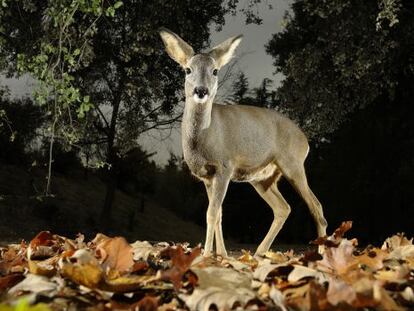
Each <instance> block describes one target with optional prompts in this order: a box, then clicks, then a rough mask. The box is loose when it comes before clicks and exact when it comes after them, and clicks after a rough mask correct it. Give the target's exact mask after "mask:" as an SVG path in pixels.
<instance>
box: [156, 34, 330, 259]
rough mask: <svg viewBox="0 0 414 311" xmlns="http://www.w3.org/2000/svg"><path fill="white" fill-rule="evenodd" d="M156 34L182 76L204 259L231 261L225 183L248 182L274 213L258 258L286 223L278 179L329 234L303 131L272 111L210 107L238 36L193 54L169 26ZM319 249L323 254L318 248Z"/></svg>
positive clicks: (185, 133)
mask: <svg viewBox="0 0 414 311" xmlns="http://www.w3.org/2000/svg"><path fill="white" fill-rule="evenodd" d="M159 34H160V36H161V39H162V41H163V43H164V46H165V49H166V52H167V53H168V55H169V56H170V57H171V58H172V59H173V60H174V61H175V62H177V63H178V64H179V65H180V66H181V67H182V68H183V69H184V72H185V83H184V93H185V105H184V112H183V116H182V124H181V142H182V149H183V156H184V161H185V162H186V163H187V165H188V167H189V169H190V171H191V173H192V174H193V175H194V176H195V177H196V178H198V179H200V180H201V181H202V182H203V183H204V185H205V188H206V192H207V196H208V200H209V204H208V208H207V215H206V222H207V229H206V238H205V244H204V251H203V255H204V256H207V257H208V256H212V255H213V254H214V252H213V244H214V239H215V246H216V248H215V249H216V252H215V254H216V255H218V256H222V257H228V255H227V251H226V247H225V245H224V238H223V231H222V203H223V200H224V197H225V195H226V192H227V189H228V186H229V183H230V181H233V182H248V183H250V184H251V185H252V186H253V187H254V189H256V191H257V193H258V194H259V195H260V196H261V197H262V198H263V199H264V201H265V202H267V204H268V205H269V206H270V207H271V208H272V210H273V216H274V217H273V221H272V223H271V226H270V229H269V231H268V233H267V234H266V236H265V238H264V239H263V241H262V242H261V243H260V244H259V246H258V248H257V250H256V252H255V256H263V255H264V254H265V253H266V252H267V251H268V250H269V249H270V247H271V245H272V243H273V241H274V239H275V238H276V236H277V234H278V233H279V231H280V230H281V228H282V226H283V224H284V223H285V221H286V219H287V218H288V216H289V214H290V211H291V208H290V206H289V204H288V203H287V202H286V200H285V199H284V198H283V196H282V194H281V193H280V192H279V189H278V181H279V180H280V178H281V177H282V176H283V177H284V178H286V179H287V180H288V182H289V183H290V184H291V185H292V186H293V187H294V189H295V190H296V191H297V192H298V194H299V195H300V196H301V198H302V199H303V200H304V201H305V203H306V205H307V207H308V208H309V211H310V213H311V215H312V217H313V219H314V222H315V223H316V228H317V234H318V236H319V237H322V236H325V235H326V228H327V225H328V224H327V221H326V219H325V217H324V215H323V210H322V205H321V203H320V202H319V201H318V199H317V197H316V196H315V195H314V194H313V192H312V190H311V189H310V187H309V185H308V182H307V177H306V173H305V167H304V162H305V159H306V157H307V155H308V153H309V143H308V139H307V137H306V135H305V134H304V133H303V131H302V130H301V129H300V128H299V127H298V126H297V125H296V124H295V123H294V122H293V121H292V120H290V119H289V118H287V117H285V116H284V115H282V114H281V113H279V112H278V111H276V110H275V109H268V108H260V107H255V106H248V105H237V104H234V105H222V104H217V103H214V98H215V96H216V93H217V89H218V72H219V70H220V69H221V68H222V67H223V66H225V65H226V64H227V63H228V62H229V61H230V60H231V59H232V57H233V55H234V52H235V50H236V48H237V46H238V45H239V44H240V42H241V40H242V35H238V36H234V37H231V38H229V39H227V40H225V41H223V42H222V43H220V44H218V45H217V46H215V47H213V48H212V49H211V50H210V51H208V52H206V53H195V52H194V50H193V48H192V47H191V46H190V45H189V44H188V43H187V42H185V41H184V40H183V39H182V38H181V37H180V36H178V35H177V34H175V33H174V32H172V31H171V30H168V29H166V28H160V29H159ZM319 251H320V252H321V251H323V250H321V248H319Z"/></svg>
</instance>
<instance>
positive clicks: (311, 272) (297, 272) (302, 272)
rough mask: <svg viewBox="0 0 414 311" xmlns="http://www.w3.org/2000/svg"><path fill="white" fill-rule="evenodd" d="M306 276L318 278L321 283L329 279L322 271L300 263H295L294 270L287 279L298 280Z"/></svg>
mask: <svg viewBox="0 0 414 311" xmlns="http://www.w3.org/2000/svg"><path fill="white" fill-rule="evenodd" d="M304 278H316V279H317V280H318V281H319V282H320V283H322V282H324V281H327V278H326V277H325V275H324V274H323V273H322V272H320V271H317V270H315V269H312V268H309V267H304V266H300V265H293V270H292V271H291V272H290V273H289V275H288V279H287V280H288V281H289V282H297V281H299V280H301V279H304Z"/></svg>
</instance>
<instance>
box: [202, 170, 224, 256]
mask: <svg viewBox="0 0 414 311" xmlns="http://www.w3.org/2000/svg"><path fill="white" fill-rule="evenodd" d="M229 182H230V177H229V176H227V175H220V176H215V177H213V179H212V181H211V183H210V184H209V185H208V186H207V184H206V187H207V188H208V189H207V193H208V194H209V204H208V209H207V233H206V243H205V245H204V256H210V255H211V254H212V251H213V241H214V231H215V232H216V242H217V251H218V253H220V255H222V256H227V252H226V248H225V246H224V240H223V233H222V230H221V205H222V203H223V200H224V197H225V195H226V192H227V187H228V185H229ZM217 226H220V228H217Z"/></svg>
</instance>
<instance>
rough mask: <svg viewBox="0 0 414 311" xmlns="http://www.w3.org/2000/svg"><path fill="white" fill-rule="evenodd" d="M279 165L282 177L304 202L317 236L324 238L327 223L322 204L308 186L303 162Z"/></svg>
mask: <svg viewBox="0 0 414 311" xmlns="http://www.w3.org/2000/svg"><path fill="white" fill-rule="evenodd" d="M297 162H299V161H297ZM286 163H288V162H286ZM279 165H280V168H281V170H282V172H283V176H285V177H286V179H287V180H288V181H289V183H290V184H291V185H292V186H293V187H294V188H295V189H296V191H297V192H298V193H299V195H300V196H301V197H302V199H303V200H304V201H305V202H306V205H307V206H308V208H309V211H310V213H311V215H312V217H313V219H314V221H315V223H316V228H317V232H318V236H319V237H321V236H325V235H326V228H327V226H328V223H327V221H326V219H325V217H324V215H323V210H322V204H321V203H320V202H319V200H318V199H317V198H316V196H315V194H314V193H313V192H312V190H311V189H310V187H309V185H308V181H307V178H306V173H305V167H304V165H303V162H301V163H296V162H295V161H290V163H289V164H288V165H286V164H285V165H283V163H279Z"/></svg>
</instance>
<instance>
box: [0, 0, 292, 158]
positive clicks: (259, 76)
mask: <svg viewBox="0 0 414 311" xmlns="http://www.w3.org/2000/svg"><path fill="white" fill-rule="evenodd" d="M291 2H292V1H291V0H263V3H262V4H260V5H259V15H260V17H261V18H262V19H263V23H262V24H261V25H254V24H253V25H246V24H245V16H244V15H242V14H238V15H236V16H231V15H229V16H227V17H226V23H225V25H224V27H223V29H222V30H221V31H220V32H217V31H215V27H214V25H212V26H211V29H212V35H211V46H212V47H213V46H214V45H216V44H219V43H220V42H222V41H223V40H225V39H227V38H229V37H231V36H235V35H238V34H243V35H244V37H243V41H242V43H241V44H240V46H239V47H238V49H237V51H236V57H237V55H243V56H242V57H240V58H238V59H237V66H236V68H235V71H236V72H237V71H239V70H241V71H243V72H244V73H245V74H246V75H247V77H248V79H249V82H250V87H256V86H258V85H259V84H260V82H261V81H262V80H263V78H266V77H267V78H270V79H272V80H273V81H274V87H277V86H278V85H279V83H280V80H281V79H282V76H281V75H278V76H275V75H274V74H273V73H274V70H275V68H274V67H273V65H272V58H271V57H270V56H269V55H267V54H266V52H265V44H266V43H267V42H268V41H269V40H270V38H271V36H272V34H274V33H276V32H279V31H281V29H282V28H283V17H284V14H285V12H286V10H288V9H289V7H290V4H291ZM245 3H246V0H241V1H240V6H243V5H245ZM269 4H270V5H271V6H272V7H273V9H271V10H270V9H269V8H268V5H269ZM184 39H185V38H184ZM0 84H7V85H8V86H9V88H10V91H11V94H12V96H22V95H27V94H30V92H31V89H32V87H31V85H33V80H31V79H29V78H27V77H23V78H21V79H19V80H17V79H9V80H5V79H4V77H2V76H0ZM169 134H170V133H165V132H164V133H159V132H151V133H148V134H146V135H145V136H144V137H143V138H142V139H141V141H142V143H143V145H144V147H145V149H147V150H148V151H150V152H154V151H156V152H157V154H156V155H155V156H154V160H155V161H157V163H159V164H164V163H166V161H167V159H168V157H169V152H174V153H175V154H180V155H181V142H180V131H179V125H177V129H174V130H173V131H172V132H171V134H170V135H169Z"/></svg>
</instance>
